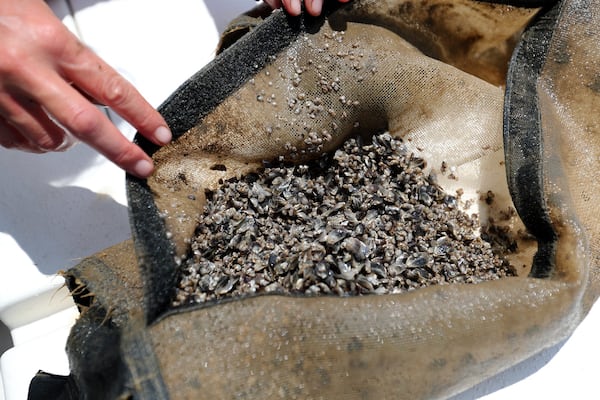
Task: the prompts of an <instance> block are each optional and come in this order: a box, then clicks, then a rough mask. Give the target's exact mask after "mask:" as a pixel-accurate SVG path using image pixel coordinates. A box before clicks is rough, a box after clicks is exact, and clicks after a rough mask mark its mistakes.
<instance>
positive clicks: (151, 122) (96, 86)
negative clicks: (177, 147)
mask: <svg viewBox="0 0 600 400" xmlns="http://www.w3.org/2000/svg"><path fill="white" fill-rule="evenodd" d="M62 70H63V71H64V75H65V78H66V79H68V80H70V81H71V82H72V83H73V84H74V85H76V86H77V87H78V88H79V89H80V90H83V91H84V92H85V93H86V94H88V95H89V96H91V97H92V98H94V99H96V100H97V101H99V102H100V103H102V104H104V105H106V106H109V107H110V108H112V109H113V110H114V111H115V112H116V113H117V114H119V115H120V116H121V117H122V118H123V119H125V120H126V121H127V122H129V123H130V124H131V125H132V126H133V127H134V128H135V129H136V130H137V131H138V132H139V133H140V134H142V135H143V136H145V137H146V138H148V139H150V140H151V141H152V142H154V143H156V144H159V145H164V144H166V143H168V142H170V141H171V132H170V130H169V128H168V126H167V123H166V122H165V120H164V119H163V117H162V116H161V115H160V113H158V111H156V110H155V109H154V107H152V105H150V103H148V102H147V101H146V100H145V99H144V97H143V96H142V95H141V94H140V93H139V92H138V91H137V89H136V88H135V87H134V86H133V85H132V84H131V83H130V82H129V81H127V80H126V79H125V78H123V77H122V76H121V75H120V74H119V73H117V72H116V71H115V70H114V69H113V68H112V67H111V66H109V65H108V64H107V63H106V62H105V61H103V60H102V59H101V58H100V57H98V56H97V55H96V54H95V53H94V52H92V51H91V50H90V49H89V48H87V47H86V46H84V45H83V44H81V43H77V45H76V48H75V50H73V51H71V54H70V55H68V56H67V57H66V59H65V61H64V62H63V64H62Z"/></svg>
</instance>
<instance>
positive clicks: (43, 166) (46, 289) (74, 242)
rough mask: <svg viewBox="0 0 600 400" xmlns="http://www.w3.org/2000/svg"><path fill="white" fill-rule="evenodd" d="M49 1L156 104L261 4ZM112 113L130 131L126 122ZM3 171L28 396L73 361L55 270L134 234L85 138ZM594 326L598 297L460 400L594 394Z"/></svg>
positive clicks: (8, 293)
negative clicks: (563, 337)
mask: <svg viewBox="0 0 600 400" xmlns="http://www.w3.org/2000/svg"><path fill="white" fill-rule="evenodd" d="M49 3H50V4H51V5H52V7H53V9H54V10H55V11H56V13H57V15H59V16H60V17H61V19H62V20H63V21H64V22H65V24H66V25H67V26H69V27H70V28H71V29H72V30H73V31H74V32H77V34H78V35H80V37H81V38H82V39H83V40H84V41H85V42H86V43H87V44H88V45H89V46H91V47H92V48H93V49H94V50H95V51H96V52H97V53H98V54H100V55H101V56H102V57H103V58H104V59H105V60H106V61H108V62H109V63H110V64H111V65H113V66H114V67H115V68H116V69H118V70H119V71H120V72H121V73H122V74H123V75H125V76H126V77H127V78H128V79H130V80H131V81H132V82H133V83H134V84H135V85H136V87H137V88H138V89H139V90H140V91H141V92H142V94H143V95H144V96H146V98H147V99H148V100H149V101H150V103H151V104H153V105H154V106H158V105H159V104H160V103H161V102H162V101H163V100H164V99H165V98H166V97H167V96H168V95H169V94H170V93H171V92H173V91H174V90H175V89H176V88H177V87H178V86H179V84H180V83H182V82H183V81H184V80H185V79H187V78H188V77H189V76H191V75H192V74H193V73H194V72H196V71H197V70H198V69H200V68H201V67H202V66H203V65H204V64H205V63H206V62H208V61H209V60H210V59H211V58H212V57H213V55H214V48H215V46H216V43H217V39H218V32H219V31H221V30H222V29H223V27H224V26H225V24H226V22H227V21H228V20H229V19H230V18H233V17H234V16H236V15H238V14H239V13H240V12H242V11H244V10H246V9H249V8H251V7H253V6H254V5H255V2H254V1H251V0H235V1H231V0H204V1H201V0H168V1H167V0H163V1H161V0H118V1H117V0H113V1H99V0H72V5H73V8H74V10H75V15H74V18H72V16H71V15H70V13H69V9H68V7H67V6H66V3H64V0H56V1H50V2H49ZM113 117H114V118H115V119H114V120H115V121H116V122H117V124H118V125H119V127H120V129H121V130H122V131H123V132H124V133H125V134H126V135H127V136H128V137H130V138H131V137H132V136H133V134H134V132H133V130H132V129H131V127H130V126H129V125H127V124H126V123H123V122H122V121H120V120H119V118H118V117H116V116H114V115H113ZM0 171H1V172H0V187H2V188H3V189H2V196H0V251H1V253H0V254H1V258H0V320H1V321H2V322H3V323H4V324H6V325H7V326H8V327H9V329H10V330H11V335H12V342H13V344H14V347H13V348H11V349H10V350H8V351H7V352H5V353H4V355H3V356H2V358H1V361H0V372H1V374H0V378H1V379H0V400H2V399H3V398H4V399H6V400H21V399H25V398H26V396H27V387H28V383H29V380H30V379H31V377H32V376H33V375H34V374H35V372H36V371H37V370H39V369H43V370H45V371H47V372H51V373H58V374H67V373H68V370H69V369H68V362H67V360H66V356H65V354H64V350H63V348H64V345H65V340H66V337H67V334H68V331H69V328H70V326H71V324H72V323H73V321H74V319H75V318H76V315H77V313H76V311H75V309H74V307H73V306H72V302H71V300H70V298H69V296H68V293H66V291H65V290H64V289H61V287H62V284H63V282H62V279H61V278H59V277H57V276H56V275H55V274H56V272H57V271H59V270H64V269H67V268H68V267H71V266H73V265H75V264H76V263H77V261H78V260H79V259H81V258H82V257H85V256H88V255H90V254H92V253H94V252H96V251H99V250H102V249H104V248H106V247H108V246H110V245H112V244H115V243H118V242H120V241H122V240H124V239H127V238H128V237H129V236H130V231H129V225H128V219H127V208H126V198H125V188H124V173H123V172H122V171H120V170H119V169H117V168H116V167H114V166H113V165H112V164H110V163H109V162H107V161H106V160H105V159H104V158H103V157H102V156H99V155H97V154H96V153H95V152H93V151H92V150H90V149H89V148H88V147H86V146H85V145H78V146H76V147H75V148H73V149H72V150H70V151H68V152H66V153H58V154H46V155H42V156H40V155H31V154H25V153H20V152H15V151H8V150H4V149H0ZM599 333H600V307H598V306H597V307H595V308H594V309H593V310H592V313H591V314H590V316H589V317H588V318H587V319H586V320H585V321H584V322H583V324H581V326H580V327H579V328H578V329H577V331H576V332H575V334H574V335H573V336H572V337H571V338H570V339H569V340H568V341H566V343H564V344H563V345H562V346H557V347H555V348H553V349H551V350H550V351H546V352H543V353H542V354H540V355H538V356H536V357H534V358H532V359H531V360H528V361H527V362H525V363H522V364H521V365H518V366H517V367H515V368H512V369H511V370H509V371H507V372H506V373H503V374H501V375H499V376H497V377H495V378H493V379H491V380H489V381H487V382H485V383H483V384H481V385H479V386H478V387H476V388H475V389H473V390H471V391H469V392H467V393H465V394H463V395H460V396H458V397H456V398H455V399H454V400H467V399H476V398H483V399H487V400H492V399H493V400H500V399H521V398H532V399H547V400H552V399H564V398H571V399H579V400H585V399H598V398H600V389H599V388H598V384H597V383H596V379H597V378H596V375H597V373H598V366H597V365H598V362H597V361H596V360H599V359H600V343H599V341H598V340H597V335H598V334H599ZM0 340H2V338H0ZM4 341H5V342H6V339H4ZM1 348H6V344H5V343H0V349H1Z"/></svg>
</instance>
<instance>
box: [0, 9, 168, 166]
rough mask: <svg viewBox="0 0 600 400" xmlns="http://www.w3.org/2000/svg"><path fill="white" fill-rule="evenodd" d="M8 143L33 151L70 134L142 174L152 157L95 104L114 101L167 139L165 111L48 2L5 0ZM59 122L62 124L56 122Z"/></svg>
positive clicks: (2, 87)
mask: <svg viewBox="0 0 600 400" xmlns="http://www.w3.org/2000/svg"><path fill="white" fill-rule="evenodd" d="M0 37H2V43H1V44H0V145H1V146H3V147H6V148H15V149H21V150H25V151H31V152H38V153H39V152H48V151H60V150H64V149H65V147H67V146H66V145H67V144H68V142H69V134H68V133H67V132H65V130H64V129H63V128H62V127H61V125H62V126H63V127H64V128H66V130H67V131H68V132H70V133H71V134H72V135H73V136H75V137H76V138H77V139H80V140H81V141H83V142H85V143H87V144H88V145H90V146H91V147H93V148H95V149H96V150H98V151H99V152H100V153H102V154H104V155H105V156H106V157H107V158H108V159H110V160H111V161H113V162H114V163H115V164H117V165H118V166H119V167H121V168H123V169H125V170H126V171H128V172H130V173H132V174H134V175H137V176H139V177H147V176H149V175H150V174H151V173H152V170H153V165H152V159H151V158H150V157H148V155H146V154H145V153H144V152H143V151H142V150H141V149H140V148H139V147H138V146H136V145H134V144H133V143H131V142H130V141H129V140H127V138H125V137H124V136H123V135H122V134H121V132H120V131H119V130H118V129H117V128H116V127H115V126H114V125H113V124H112V123H111V122H110V120H109V119H108V118H107V117H106V115H105V114H104V113H103V112H102V111H101V110H99V109H98V108H97V107H96V105H95V104H94V103H100V104H104V105H106V106H109V107H111V108H112V109H113V110H114V111H115V112H117V113H118V114H119V115H120V116H121V117H123V118H124V119H125V120H127V121H128V122H129V123H131V125H133V127H134V128H136V129H137V130H138V132H140V133H141V134H142V135H144V136H145V137H147V138H148V139H150V140H151V141H152V142H154V143H156V144H159V145H163V144H166V143H168V142H169V141H170V140H171V132H170V130H169V129H168V127H167V124H166V122H165V121H164V119H163V118H162V116H161V115H160V114H159V113H158V112H157V111H156V110H155V109H154V108H153V107H152V106H151V105H150V104H149V103H148V102H147V101H146V100H144V98H143V97H142V96H141V94H140V93H139V92H138V91H137V90H136V89H135V88H134V87H133V86H132V85H131V84H130V83H129V82H127V81H126V80H125V79H124V78H123V77H121V76H120V75H119V74H118V73H117V72H116V71H115V70H114V69H112V68H111V67H110V66H109V65H108V64H106V63H105V62H104V61H103V60H102V59H100V58H99V57H98V56H96V55H95V54H94V53H93V52H92V51H91V50H90V49H89V48H87V47H86V46H85V45H84V44H83V43H81V42H80V41H79V39H77V37H76V36H75V35H73V34H72V33H71V32H70V31H69V30H68V29H67V28H66V27H65V26H64V25H63V23H62V22H61V21H60V20H59V19H58V18H57V17H56V16H55V15H54V13H53V12H52V10H51V9H50V8H49V7H48V6H47V5H46V3H45V2H44V1H42V0H18V1H14V0H0ZM55 121H56V122H57V123H56V122H55Z"/></svg>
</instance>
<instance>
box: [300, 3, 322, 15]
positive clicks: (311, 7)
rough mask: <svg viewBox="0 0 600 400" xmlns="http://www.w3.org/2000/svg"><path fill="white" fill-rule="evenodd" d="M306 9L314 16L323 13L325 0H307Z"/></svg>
mask: <svg viewBox="0 0 600 400" xmlns="http://www.w3.org/2000/svg"><path fill="white" fill-rule="evenodd" d="M304 3H305V5H306V11H307V12H308V13H309V14H310V15H313V16H315V17H316V16H317V15H320V14H321V10H322V9H323V0H305V2H304Z"/></svg>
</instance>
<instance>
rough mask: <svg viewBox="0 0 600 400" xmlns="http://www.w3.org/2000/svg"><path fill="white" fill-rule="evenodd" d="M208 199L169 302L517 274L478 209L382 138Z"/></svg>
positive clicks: (271, 170)
mask: <svg viewBox="0 0 600 400" xmlns="http://www.w3.org/2000/svg"><path fill="white" fill-rule="evenodd" d="M363 141H364V140H363V139H361V138H351V139H349V140H347V141H346V142H345V143H344V145H343V147H341V148H340V149H338V150H337V151H335V152H334V153H333V154H324V155H323V156H321V158H319V159H318V160H314V161H311V162H308V163H303V164H283V163H281V164H271V165H265V167H264V169H263V170H261V171H259V172H258V173H256V174H250V175H248V176H245V177H243V178H242V179H239V180H238V179H234V180H230V181H228V182H225V184H224V185H223V186H222V187H221V188H219V189H218V190H216V191H214V192H210V193H208V194H207V203H206V207H205V213H204V215H203V217H202V219H201V220H200V222H199V225H198V228H197V231H196V236H195V238H194V239H193V242H192V254H191V255H190V257H189V258H188V259H187V260H186V261H185V262H184V263H183V264H182V266H181V271H180V273H181V279H180V282H179V286H178V288H177V294H176V298H175V299H174V305H182V304H186V303H199V302H205V301H209V300H213V299H219V298H224V297H239V296H243V295H247V294H253V293H272V292H276V293H292V294H301V293H303V294H307V295H317V294H335V295H340V296H349V295H363V294H385V293H399V292H404V291H408V290H412V289H415V288H418V287H422V286H428V285H431V284H443V283H454V282H467V283H475V282H478V281H482V280H487V279H497V278H499V277H504V276H509V275H514V269H513V267H511V266H510V265H509V263H508V262H507V261H506V259H504V258H502V257H500V256H498V255H497V254H494V252H493V251H492V247H491V246H490V244H489V243H488V242H486V241H484V240H482V239H481V238H480V237H479V235H478V234H477V232H478V229H479V224H478V221H477V218H476V217H475V216H471V217H470V216H468V215H466V214H465V213H464V212H463V211H461V209H460V206H459V200H460V199H459V198H457V197H455V196H452V195H449V194H447V193H445V192H444V191H443V190H442V188H441V187H440V186H439V185H438V184H437V183H436V180H435V175H434V174H425V173H424V172H423V169H424V167H425V163H424V161H423V160H422V159H420V158H417V157H415V156H413V155H412V154H409V153H408V152H407V150H406V148H405V146H404V145H403V143H402V142H401V141H400V140H397V139H395V138H393V137H392V136H390V135H389V134H388V133H383V134H381V135H377V136H374V137H372V139H371V141H370V142H368V143H363Z"/></svg>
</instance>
